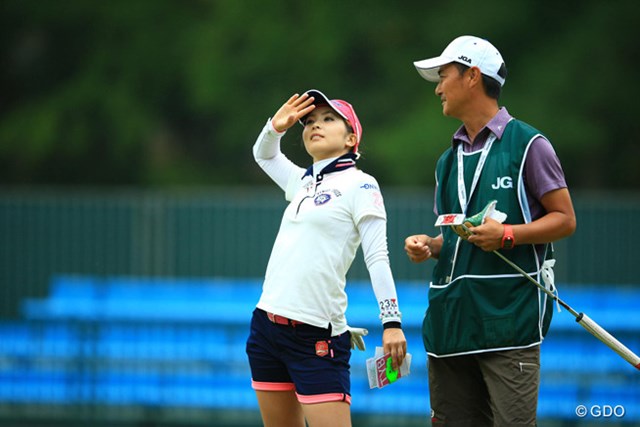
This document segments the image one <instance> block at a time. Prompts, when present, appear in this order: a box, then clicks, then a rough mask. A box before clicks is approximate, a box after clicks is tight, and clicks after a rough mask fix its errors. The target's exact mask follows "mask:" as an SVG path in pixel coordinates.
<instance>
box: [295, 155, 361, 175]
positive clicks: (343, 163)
mask: <svg viewBox="0 0 640 427" xmlns="http://www.w3.org/2000/svg"><path fill="white" fill-rule="evenodd" d="M355 165H356V155H355V153H352V152H349V153H346V154H344V155H342V156H340V157H333V158H330V159H324V160H320V161H319V162H316V163H314V164H313V165H311V166H309V168H308V169H307V171H306V172H305V173H304V175H302V178H304V177H306V176H315V177H319V176H323V175H325V174H327V173H331V172H335V171H339V170H345V169H349V168H351V167H354V166H355Z"/></svg>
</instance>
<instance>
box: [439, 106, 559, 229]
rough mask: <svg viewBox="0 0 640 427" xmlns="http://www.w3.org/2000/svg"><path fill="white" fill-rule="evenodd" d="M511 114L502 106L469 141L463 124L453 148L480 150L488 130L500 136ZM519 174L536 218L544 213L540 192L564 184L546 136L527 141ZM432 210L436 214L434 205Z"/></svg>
mask: <svg viewBox="0 0 640 427" xmlns="http://www.w3.org/2000/svg"><path fill="white" fill-rule="evenodd" d="M512 118H513V117H511V115H510V114H509V112H508V111H507V109H506V108H505V107H502V108H500V110H498V113H497V114H496V115H495V116H494V117H493V118H492V119H491V120H490V121H489V123H487V124H486V126H485V127H484V128H482V129H481V130H480V132H479V133H478V135H477V136H476V138H475V140H474V141H473V143H472V142H471V141H469V136H468V135H467V130H466V129H465V127H464V125H463V126H460V128H459V129H458V130H457V131H456V133H454V134H453V140H452V145H453V147H454V148H455V147H456V146H457V145H458V144H459V143H462V144H463V146H462V149H463V150H464V152H465V153H469V152H473V151H478V150H481V149H482V147H484V144H485V143H486V142H487V138H488V137H489V135H490V133H491V132H493V133H494V134H495V135H496V137H497V138H498V139H501V138H502V134H503V133H504V129H505V127H506V126H507V123H509V121H510V120H511V119H512ZM523 178H524V184H525V187H526V189H527V200H528V202H529V209H530V211H531V217H532V220H536V219H538V218H540V217H542V216H543V215H544V214H545V213H546V211H545V209H544V207H543V206H542V204H541V203H540V199H541V198H542V196H544V195H545V194H547V193H548V192H550V191H553V190H557V189H560V188H566V187H567V183H566V180H565V177H564V171H563V170H562V166H561V165H560V159H559V158H558V156H557V155H556V152H555V151H554V149H553V147H552V146H551V143H550V142H549V141H548V140H547V139H545V138H543V137H540V136H539V137H537V138H536V139H534V140H533V142H532V143H531V147H530V148H529V151H528V152H527V154H526V159H525V163H524V177H523ZM434 211H435V212H436V215H438V212H437V209H436V208H435V207H434ZM472 213H473V212H472Z"/></svg>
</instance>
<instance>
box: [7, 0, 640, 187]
mask: <svg viewBox="0 0 640 427" xmlns="http://www.w3.org/2000/svg"><path fill="white" fill-rule="evenodd" d="M639 15H640V7H639V6H638V3H637V2H636V1H635V0H612V1H607V2H603V1H601V0H581V1H573V0H567V1H562V2H558V1H550V0H520V1H513V0H489V1H485V2H468V1H462V0H452V1H447V2H431V1H405V2H390V1H375V2H374V1H358V0H351V1H349V0H346V1H338V0H327V1H323V2H300V1H295V0H269V1H260V0H255V1H249V0H173V1H172V0H110V1H98V0H47V1H40V0H0V32H1V34H2V36H1V37H0V61H1V68H0V88H1V95H0V182H2V183H3V185H74V186H78V185H83V186H84V185H91V186H95V185H100V186H113V185H126V186H142V187H164V186H170V185H171V186H174V185H198V186H209V185H223V184H224V185H254V184H266V183H267V182H268V178H267V177H266V176H265V175H264V174H263V173H262V172H261V171H260V170H259V168H257V167H256V166H255V164H254V162H253V159H252V155H251V149H250V148H251V145H252V144H253V142H254V140H255V137H256V136H257V134H258V132H259V131H260V129H261V127H262V126H263V124H264V122H265V121H266V119H267V118H268V117H269V116H270V115H271V114H273V113H274V112H275V111H276V109H277V108H278V107H279V106H280V105H281V104H282V102H284V100H286V99H287V98H288V97H289V96H290V95H291V94H292V93H294V92H302V91H304V90H306V89H309V88H317V89H320V90H323V91H324V92H325V93H327V94H328V95H329V96H331V97H336V98H344V99H347V100H349V101H351V102H352V103H353V104H354V105H355V107H356V110H357V111H358V114H359V116H360V118H361V120H362V122H363V126H364V139H363V144H362V150H363V152H364V156H363V159H362V161H361V167H362V168H363V169H365V170H369V171H371V172H373V173H374V174H375V175H376V176H377V178H378V179H379V180H380V182H381V183H382V184H383V185H384V186H389V185H398V186H421V185H431V184H432V183H433V170H434V165H435V161H436V159H437V157H438V156H439V154H440V153H441V152H442V151H443V150H444V149H445V148H446V147H447V144H448V143H449V142H448V141H449V138H450V135H451V134H452V132H453V131H454V130H455V129H456V128H457V127H458V125H459V123H458V122H457V121H456V120H454V119H451V118H445V117H443V116H442V113H441V107H440V104H439V100H438V99H437V98H436V97H435V96H434V88H435V85H433V84H430V83H428V82H426V81H424V80H422V79H421V78H420V77H419V75H418V74H417V73H416V71H415V69H414V67H413V65H412V62H413V61H415V60H418V59H423V58H426V57H430V56H434V55H437V54H439V53H440V52H441V51H442V49H444V47H445V46H446V45H447V44H448V43H449V42H450V41H451V40H452V39H453V38H455V37H456V36H458V35H463V34H473V35H478V36H482V37H484V38H487V39H489V40H490V41H491V42H492V43H494V44H495V45H496V47H498V49H500V50H501V52H502V54H503V56H504V58H505V60H506V62H507V67H508V69H509V77H508V78H507V83H506V85H505V88H504V93H503V97H502V99H501V104H502V105H505V106H507V108H508V109H509V111H510V113H511V114H513V115H514V116H515V117H517V118H520V119H522V120H525V121H527V122H529V123H531V124H532V125H534V126H535V127H537V128H538V129H540V130H541V131H543V132H544V133H545V134H546V135H547V136H548V137H549V138H550V140H551V141H552V143H553V144H554V146H555V148H556V151H557V152H558V154H559V156H560V158H561V160H562V162H563V165H564V167H565V169H566V172H567V176H568V180H569V184H570V186H571V187H572V188H584V189H602V188H612V189H633V188H636V183H637V182H638V181H640V168H638V167H637V159H638V158H639V157H640V144H638V141H637V138H638V137H637V135H639V134H640V125H639V124H638V123H639V122H638V120H637V119H636V117H635V114H636V113H637V107H636V104H635V102H636V101H637V99H639V95H640V90H639V89H638V84H637V82H636V80H635V77H636V75H637V68H636V65H637V63H638V61H637V58H636V57H637V55H638V49H637V40H638V38H637V36H638V29H637V28H638V27H637V21H638V18H639V17H640V16H639ZM284 151H286V153H287V154H288V155H289V157H290V158H292V159H293V160H294V161H296V162H298V163H300V164H301V165H304V164H307V163H308V162H309V158H308V156H307V155H306V154H305V153H304V150H303V149H302V148H301V145H300V133H299V132H298V131H297V129H295V128H294V129H293V130H292V131H290V132H289V134H288V135H287V136H286V137H285V139H284Z"/></svg>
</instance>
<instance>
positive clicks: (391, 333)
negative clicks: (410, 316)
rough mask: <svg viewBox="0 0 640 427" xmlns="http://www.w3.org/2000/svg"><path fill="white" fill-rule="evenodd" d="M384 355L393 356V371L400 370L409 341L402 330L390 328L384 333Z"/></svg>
mask: <svg viewBox="0 0 640 427" xmlns="http://www.w3.org/2000/svg"><path fill="white" fill-rule="evenodd" d="M382 347H383V349H384V354H387V353H389V354H391V360H392V363H393V369H396V370H397V369H399V368H400V365H402V361H403V360H404V357H405V356H406V354H407V340H406V339H405V337H404V332H402V329H400V328H388V329H385V330H384V332H383V333H382Z"/></svg>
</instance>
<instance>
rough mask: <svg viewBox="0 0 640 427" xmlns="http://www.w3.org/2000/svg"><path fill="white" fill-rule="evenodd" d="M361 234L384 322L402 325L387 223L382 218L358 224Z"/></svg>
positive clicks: (366, 261)
mask: <svg viewBox="0 0 640 427" xmlns="http://www.w3.org/2000/svg"><path fill="white" fill-rule="evenodd" d="M358 231H359V233H360V236H361V239H362V252H363V254H364V260H365V264H366V265H367V269H368V270H369V276H370V278H371V285H372V287H373V292H374V294H375V296H376V300H377V301H378V308H379V309H380V320H381V321H382V324H383V325H384V324H385V323H387V322H400V321H401V318H402V314H401V313H400V308H399V304H398V296H397V293H396V285H395V283H394V280H393V274H392V273H391V266H390V264H389V252H388V248H387V222H386V220H385V219H383V218H380V217H376V216H367V217H366V218H364V219H363V220H362V221H360V222H359V223H358Z"/></svg>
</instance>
